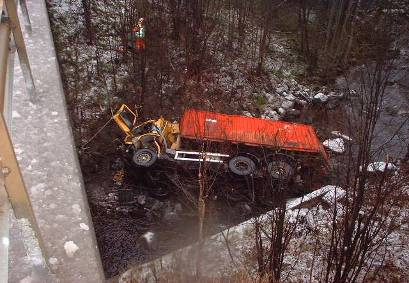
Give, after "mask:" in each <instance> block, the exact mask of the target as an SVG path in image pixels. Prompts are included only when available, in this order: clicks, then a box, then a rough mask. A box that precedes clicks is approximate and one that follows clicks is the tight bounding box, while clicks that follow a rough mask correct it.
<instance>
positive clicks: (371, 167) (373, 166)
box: [367, 161, 398, 172]
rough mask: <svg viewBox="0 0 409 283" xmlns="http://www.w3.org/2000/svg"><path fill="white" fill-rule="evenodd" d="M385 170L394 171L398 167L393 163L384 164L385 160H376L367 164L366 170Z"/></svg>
mask: <svg viewBox="0 0 409 283" xmlns="http://www.w3.org/2000/svg"><path fill="white" fill-rule="evenodd" d="M385 169H386V170H391V171H395V170H397V169H398V167H396V166H395V164H393V163H390V162H389V163H388V164H386V162H383V161H378V162H373V163H371V164H369V165H368V168H367V171H368V172H376V171H378V172H385Z"/></svg>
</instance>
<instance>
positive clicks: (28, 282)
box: [20, 275, 33, 283]
mask: <svg viewBox="0 0 409 283" xmlns="http://www.w3.org/2000/svg"><path fill="white" fill-rule="evenodd" d="M32 282H33V278H31V276H30V275H29V276H26V277H24V278H23V279H21V280H20V283H32Z"/></svg>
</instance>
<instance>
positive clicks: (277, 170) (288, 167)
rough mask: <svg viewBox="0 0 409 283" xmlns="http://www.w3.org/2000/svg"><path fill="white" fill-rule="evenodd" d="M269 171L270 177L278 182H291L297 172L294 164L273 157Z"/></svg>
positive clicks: (268, 166)
mask: <svg viewBox="0 0 409 283" xmlns="http://www.w3.org/2000/svg"><path fill="white" fill-rule="evenodd" d="M267 170H268V173H269V174H270V176H271V177H272V178H273V179H275V180H278V181H290V180H291V179H292V178H293V176H294V172H295V171H294V167H293V165H292V162H290V161H289V160H286V159H285V158H280V157H278V158H274V157H273V159H272V160H271V161H269V162H268V164H267Z"/></svg>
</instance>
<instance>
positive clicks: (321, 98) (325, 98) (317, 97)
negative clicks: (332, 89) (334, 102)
mask: <svg viewBox="0 0 409 283" xmlns="http://www.w3.org/2000/svg"><path fill="white" fill-rule="evenodd" d="M314 100H315V101H317V102H322V103H325V102H327V101H328V96H327V95H325V94H323V93H322V92H319V93H317V94H316V95H315V96H314Z"/></svg>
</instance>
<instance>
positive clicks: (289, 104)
mask: <svg viewBox="0 0 409 283" xmlns="http://www.w3.org/2000/svg"><path fill="white" fill-rule="evenodd" d="M281 107H282V108H284V109H286V110H287V109H290V108H293V107H294V101H291V100H284V101H283V102H282V103H281Z"/></svg>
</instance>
